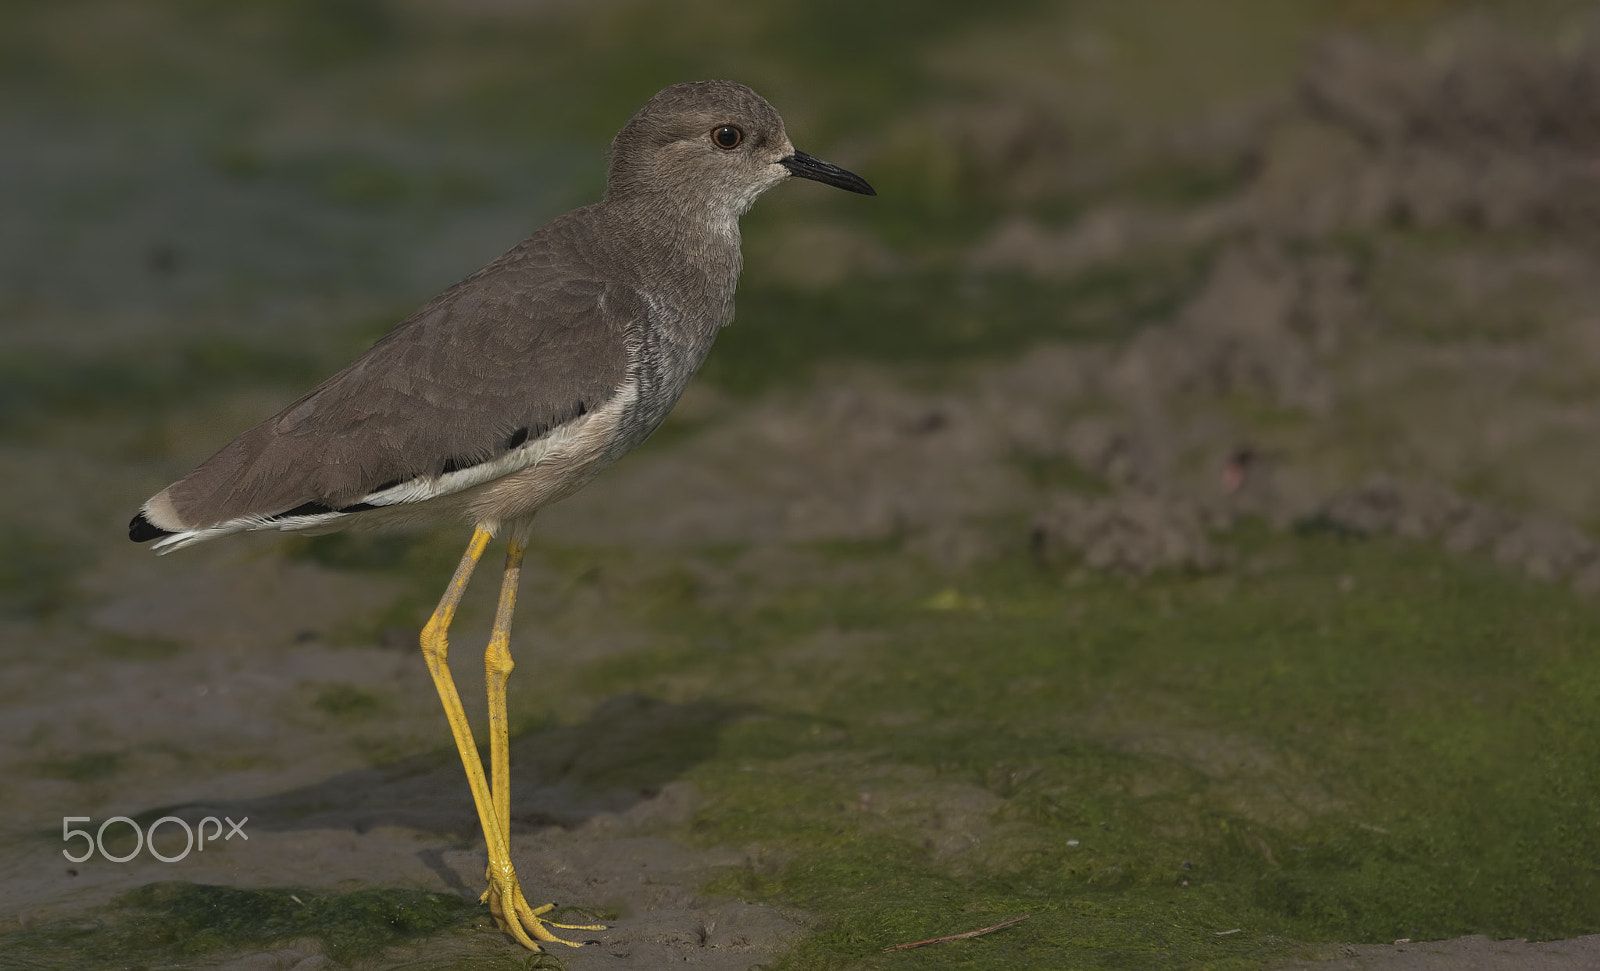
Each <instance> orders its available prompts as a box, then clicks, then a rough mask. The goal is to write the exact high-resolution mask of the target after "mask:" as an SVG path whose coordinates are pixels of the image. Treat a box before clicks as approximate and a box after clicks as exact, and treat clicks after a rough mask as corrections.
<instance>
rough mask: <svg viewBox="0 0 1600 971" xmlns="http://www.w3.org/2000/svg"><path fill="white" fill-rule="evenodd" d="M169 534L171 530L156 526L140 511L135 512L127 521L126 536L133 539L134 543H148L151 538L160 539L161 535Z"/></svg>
mask: <svg viewBox="0 0 1600 971" xmlns="http://www.w3.org/2000/svg"><path fill="white" fill-rule="evenodd" d="M171 535H172V530H170V529H162V528H161V527H160V526H157V525H156V524H155V523H152V522H151V521H150V520H148V519H146V518H144V513H142V512H141V513H138V514H136V515H135V516H134V517H133V519H132V520H131V521H129V523H128V538H129V539H131V540H133V541H134V542H135V543H148V542H150V541H151V540H153V539H160V538H161V537H163V536H171Z"/></svg>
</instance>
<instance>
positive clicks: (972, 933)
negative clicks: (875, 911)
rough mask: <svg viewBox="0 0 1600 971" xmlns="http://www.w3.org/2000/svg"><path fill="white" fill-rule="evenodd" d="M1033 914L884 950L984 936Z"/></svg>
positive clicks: (896, 945)
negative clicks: (962, 932)
mask: <svg viewBox="0 0 1600 971" xmlns="http://www.w3.org/2000/svg"><path fill="white" fill-rule="evenodd" d="M1031 916H1033V915H1032V914H1023V915H1022V916H1021V917H1013V918H1011V919H1010V920H1004V921H1001V922H1000V923H998V924H996V925H994V926H993V927H984V928H982V929H980V930H975V931H967V932H966V933H965V934H951V935H949V936H948V937H930V938H928V939H927V940H925V941H912V942H911V943H910V944H894V945H891V946H889V947H886V948H884V950H885V951H904V950H906V949H907V948H913V947H922V946H924V945H927V944H943V943H944V942H945V941H959V940H962V939H964V938H968V937H982V936H983V935H984V934H992V933H994V932H995V931H997V930H999V929H1000V928H1002V927H1010V926H1011V925H1012V924H1020V923H1022V922H1023V921H1025V920H1027V919H1028V918H1029V917H1031Z"/></svg>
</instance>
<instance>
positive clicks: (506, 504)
mask: <svg viewBox="0 0 1600 971" xmlns="http://www.w3.org/2000/svg"><path fill="white" fill-rule="evenodd" d="M638 397H639V387H638V384H637V383H636V382H634V381H629V382H628V383H627V384H625V385H623V386H622V387H621V388H620V389H618V391H617V393H616V394H615V395H613V396H612V398H611V400H610V401H607V402H606V403H605V405H604V406H603V407H601V408H598V409H596V410H594V411H592V412H590V413H589V414H587V415H584V416H582V417H581V418H577V419H574V420H573V421H569V422H567V423H566V424H563V425H558V426H556V427H555V428H552V429H550V431H548V432H546V433H545V434H544V435H542V436H541V437H539V438H536V439H532V440H530V441H527V442H524V443H523V444H521V445H519V446H517V447H516V448H514V449H512V450H510V451H509V452H506V453H505V454H504V455H501V456H498V457H497V458H494V459H491V460H490V461H488V462H484V463H481V464H479V465H474V466H470V467H468V468H465V469H457V470H456V471H454V472H448V473H446V474H444V475H437V476H419V477H417V478H415V479H409V480H407V481H405V482H401V483H399V484H397V485H393V486H390V487H389V488H387V489H383V490H381V491H378V492H373V493H369V494H368V495H365V496H362V497H361V498H360V499H357V500H356V501H355V502H353V503H351V505H357V504H366V505H371V506H377V507H379V508H377V509H364V510H360V511H357V512H328V513H319V514H316V515H312V516H271V515H257V516H241V517H239V518H238V519H230V520H228V521H226V522H222V523H218V524H217V525H215V526H207V527H204V528H201V529H188V530H181V531H177V532H174V533H173V534H172V535H171V536H163V537H162V538H161V539H159V540H157V541H156V542H155V543H154V544H152V546H151V549H153V550H155V551H157V552H158V553H170V552H172V551H173V550H178V549H182V548H183V547H185V546H191V545H193V544H195V543H200V542H204V541H205V540H208V539H214V538H215V537H218V536H226V535H228V534H229V533H240V532H245V531H247V530H258V529H276V530H284V531H291V532H295V531H306V530H313V531H317V530H325V529H337V528H339V526H340V525H347V524H348V523H347V522H346V521H348V520H352V519H354V518H356V517H361V516H367V517H369V518H373V519H375V520H376V519H384V520H388V521H390V522H402V521H405V520H407V519H411V518H424V517H430V514H434V513H443V514H445V515H446V516H447V517H450V518H455V517H456V516H460V517H461V518H465V519H468V520H472V521H478V522H481V523H482V524H484V525H489V526H491V528H493V527H494V526H498V522H497V521H488V522H484V520H485V518H486V517H484V516H481V515H469V514H468V513H471V512H473V511H475V510H476V508H477V507H480V506H487V507H488V508H486V509H485V510H484V511H485V512H496V511H499V509H501V508H503V509H505V510H517V507H518V505H519V504H518V503H517V502H516V501H515V497H514V496H510V497H508V496H506V495H503V493H504V492H505V491H506V490H498V491H496V490H493V489H492V488H491V490H490V492H491V493H493V494H492V495H490V496H489V497H488V498H489V499H490V500H491V501H490V503H488V504H486V503H484V502H472V501H461V502H454V501H451V497H457V498H460V499H462V500H470V499H471V498H474V497H475V495H474V494H473V490H478V493H483V492H484V490H482V489H479V487H483V486H488V484H490V483H494V482H496V480H500V479H505V478H506V477H507V476H516V479H515V480H514V481H516V482H518V483H526V484H527V486H528V492H529V496H528V499H529V501H528V502H527V503H525V504H524V505H528V506H531V507H532V508H527V509H523V510H520V511H521V512H522V513H524V514H526V515H531V514H532V512H533V511H534V510H535V509H537V507H538V506H539V505H542V504H543V501H553V500H554V499H556V498H560V497H561V496H563V495H566V494H568V493H569V492H570V491H571V488H568V487H567V485H568V480H573V481H572V486H573V487H575V486H576V485H581V484H582V482H586V481H588V478H589V477H591V476H592V475H593V474H594V473H595V472H597V471H598V469H593V470H592V471H591V467H592V466H593V465H594V464H595V463H596V461H598V460H599V459H600V458H601V456H602V454H603V453H604V451H605V446H606V445H607V444H608V443H609V441H610V439H611V437H612V435H613V434H614V432H615V429H616V428H617V425H618V423H619V422H620V420H621V418H622V415H623V413H624V412H625V411H627V410H628V409H629V408H630V407H631V406H632V405H633V404H634V403H635V402H636V401H637V400H638ZM545 467H548V470H549V473H550V474H549V475H548V476H544V475H539V474H538V473H539V472H541V471H544V469H545ZM517 473H524V474H523V475H517ZM425 503H427V504H430V507H429V509H428V510H427V511H424V510H423V509H421V508H420V507H421V506H422V505H423V504H425ZM149 505H150V504H149V503H146V504H145V510H146V512H148V511H149ZM445 506H449V507H453V508H451V509H450V510H448V511H447V510H446V509H444V508H442V507H445ZM434 507H440V508H437V509H435V508H434ZM386 512H387V513H392V515H382V514H383V513H386ZM488 518H489V519H491V520H498V519H500V518H509V517H501V516H491V517H488Z"/></svg>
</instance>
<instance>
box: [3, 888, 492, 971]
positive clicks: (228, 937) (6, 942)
mask: <svg viewBox="0 0 1600 971" xmlns="http://www.w3.org/2000/svg"><path fill="white" fill-rule="evenodd" d="M479 913H480V911H479V908H477V907H476V906H475V905H473V904H471V903H469V902H467V901H464V900H462V899H461V898H459V897H455V896H452V895H449V894H440V893H425V892H423V891H419V890H357V891H354V892H352V893H323V894H315V893H312V892H310V891H306V890H281V889H280V890H239V889H235V888H232V887H217V886H206V885H203V884H194V883H179V882H171V883H153V884H148V885H146V886H143V887H140V888H139V889H137V890H133V891H130V892H129V893H125V894H123V895H122V896H120V897H118V898H117V899H116V901H115V902H114V903H113V905H112V906H111V907H109V908H107V909H106V910H105V911H103V912H102V913H101V914H99V915H97V916H96V917H95V918H94V919H82V920H73V921H65V922H60V923H54V924H47V925H43V926H39V927H33V928H29V929H27V930H23V931H17V932H14V933H12V934H9V935H6V936H5V937H3V938H0V950H3V951H4V952H5V954H6V955H7V956H8V958H9V959H11V960H19V961H20V963H21V964H22V965H23V966H27V967H40V968H51V967H84V966H86V963H87V964H88V965H90V966H96V967H100V966H104V967H110V966H112V965H113V963H114V964H115V966H116V967H127V968H137V967H158V966H159V967H163V968H168V967H188V966H192V965H193V962H194V959H196V958H202V957H204V956H206V955H210V954H215V953H217V952H220V951H247V950H249V949H253V948H254V949H261V948H266V947H269V946H271V945H274V944H282V943H285V942H292V941H299V940H305V939H308V938H309V939H313V940H316V941H317V942H319V944H320V946H321V949H322V951H323V953H325V954H327V956H328V957H330V958H332V959H333V960H334V961H336V962H340V963H346V962H349V961H352V960H355V959H358V958H364V957H368V956H370V955H374V954H377V953H378V952H380V951H382V950H383V949H385V948H388V947H392V946H394V945H397V944H403V943H405V942H406V941H408V940H412V939H415V938H418V937H421V936H424V935H431V934H438V933H440V932H443V931H445V930H447V929H450V928H454V927H463V926H465V925H468V924H470V923H472V922H473V921H474V920H475V919H476V918H477V917H478V915H479ZM175 962H176V963H175Z"/></svg>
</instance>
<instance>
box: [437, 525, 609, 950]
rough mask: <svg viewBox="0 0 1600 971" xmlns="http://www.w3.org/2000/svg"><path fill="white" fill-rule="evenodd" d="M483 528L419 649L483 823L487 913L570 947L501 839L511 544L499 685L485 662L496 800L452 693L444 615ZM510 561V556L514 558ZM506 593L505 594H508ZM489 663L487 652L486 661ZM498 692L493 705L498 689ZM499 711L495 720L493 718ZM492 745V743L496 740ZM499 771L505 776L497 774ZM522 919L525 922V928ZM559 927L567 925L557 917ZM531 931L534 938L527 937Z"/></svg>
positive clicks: (506, 811)
mask: <svg viewBox="0 0 1600 971" xmlns="http://www.w3.org/2000/svg"><path fill="white" fill-rule="evenodd" d="M489 539H490V536H489V532H488V531H487V530H485V529H481V528H480V529H477V530H474V531H473V534H472V541H471V542H470V543H468V544H467V551H466V553H464V554H463V555H462V557H461V563H460V565H459V566H457V567H456V572H455V576H454V577H452V578H451V580H450V586H449V587H448V588H446V589H445V593H444V596H443V597H442V598H441V599H440V600H439V606H438V607H437V608H436V609H435V610H434V612H433V616H432V617H430V618H429V619H428V623H427V625H426V626H425V627H423V628H422V656H423V658H424V659H425V660H426V661H427V664H428V672H429V673H430V674H431V675H433V685H434V687H435V688H436V689H437V690H438V692H439V701H440V702H441V703H442V704H443V705H444V714H445V718H446V720H448V721H449V722H450V733H451V734H452V735H453V736H454V737H455V741H456V750H457V751H458V752H459V753H460V755H461V764H462V766H463V767H464V768H465V769H466V771H467V784H468V785H469V786H470V787H471V788H472V801H473V804H474V805H475V806H476V807H477V810H478V823H479V825H481V826H482V827H483V838H484V842H485V843H486V844H487V846H488V851H489V872H488V877H489V890H488V892H487V893H485V895H484V896H485V898H487V899H488V900H489V904H490V909H491V912H493V913H494V915H495V918H496V920H497V921H499V922H500V925H501V926H502V927H503V928H505V930H506V932H507V933H509V934H510V935H511V936H512V937H514V938H516V940H517V942H518V943H520V944H521V945H523V946H524V947H527V948H529V949H530V950H534V951H537V950H539V945H538V944H537V943H535V941H534V940H533V938H537V939H538V940H540V941H549V942H558V943H561V944H567V945H569V946H572V947H580V946H581V945H579V944H574V943H573V942H571V941H563V940H561V939H560V938H559V937H556V936H555V935H554V934H552V933H550V931H549V930H547V929H546V928H545V926H544V925H545V924H546V923H548V922H547V921H544V920H542V919H541V918H540V917H539V914H542V913H545V912H547V911H548V910H550V908H549V907H542V908H540V909H539V910H537V911H535V910H534V909H533V908H531V907H529V906H528V904H527V901H525V900H524V899H523V897H522V890H521V888H520V887H519V886H518V885H517V876H516V872H515V871H514V870H513V869H512V867H511V852H510V843H509V842H508V840H507V833H508V831H509V823H510V813H511V804H510V799H509V795H510V791H509V788H508V787H507V786H508V783H507V782H505V781H502V780H503V779H509V776H510V771H509V757H508V755H507V751H506V721H505V712H506V707H505V680H506V676H508V675H509V674H510V673H511V655H510V650H509V642H510V635H511V610H512V608H513V607H514V606H515V603H514V602H515V598H516V580H517V574H518V572H519V571H520V567H521V561H522V549H521V548H520V546H516V547H513V551H512V553H511V554H508V555H507V558H506V574H507V575H506V581H505V584H504V585H503V586H502V589H501V604H500V609H499V610H498V611H497V612H496V615H495V632H494V635H493V636H492V637H491V639H490V646H489V652H488V655H487V657H492V656H494V654H495V653H496V646H497V645H498V647H499V652H500V653H501V654H502V655H503V657H504V666H503V671H502V673H501V674H500V675H499V677H498V691H497V690H496V678H495V675H494V674H493V672H494V670H495V668H494V667H493V666H492V665H490V671H491V675H490V690H489V698H490V757H491V760H492V761H494V763H495V772H496V782H497V783H498V784H499V789H500V801H499V802H496V801H495V799H494V797H493V796H491V793H490V790H489V784H488V781H487V780H486V779H485V778H484V775H483V762H482V760H481V759H480V758H479V757H478V746H477V743H476V742H475V741H474V740H473V737H472V728H471V726H470V725H469V724H468V723H467V715H466V711H465V710H464V709H463V708H462V706H461V696H460V695H459V694H458V693H457V692H456V685H455V679H454V678H452V677H451V676H450V667H449V664H448V660H449V654H450V643H449V639H448V634H449V630H450V621H451V620H452V619H454V617H455V613H456V608H457V607H458V606H459V605H460V603H461V597H462V595H463V594H464V593H466V590H467V583H468V582H469V581H471V579H472V571H473V569H474V568H475V567H476V566H477V565H478V560H480V559H482V557H483V551H484V550H485V549H486V548H487V547H488V545H489ZM513 561H514V562H513ZM508 593H509V596H508ZM487 664H490V662H489V661H488V660H487V658H486V665H487ZM497 694H498V708H497V707H496V696H497ZM496 715H498V721H496V720H495V718H496ZM496 746H498V748H497V747H496ZM502 772H503V773H504V774H503V775H502V774H501V773H502ZM502 902H510V903H511V907H510V908H509V909H510V911H511V912H512V914H514V915H515V917H520V918H521V919H520V920H517V919H511V920H506V919H505V917H506V916H507V915H506V910H507V908H506V907H504V906H503V905H502ZM524 925H526V929H524ZM554 926H557V927H564V926H566V925H561V924H557V925H554ZM573 929H582V930H601V929H603V928H601V927H582V928H573ZM530 930H531V931H532V933H533V937H532V938H530V937H529V936H528V932H529V931H530Z"/></svg>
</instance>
